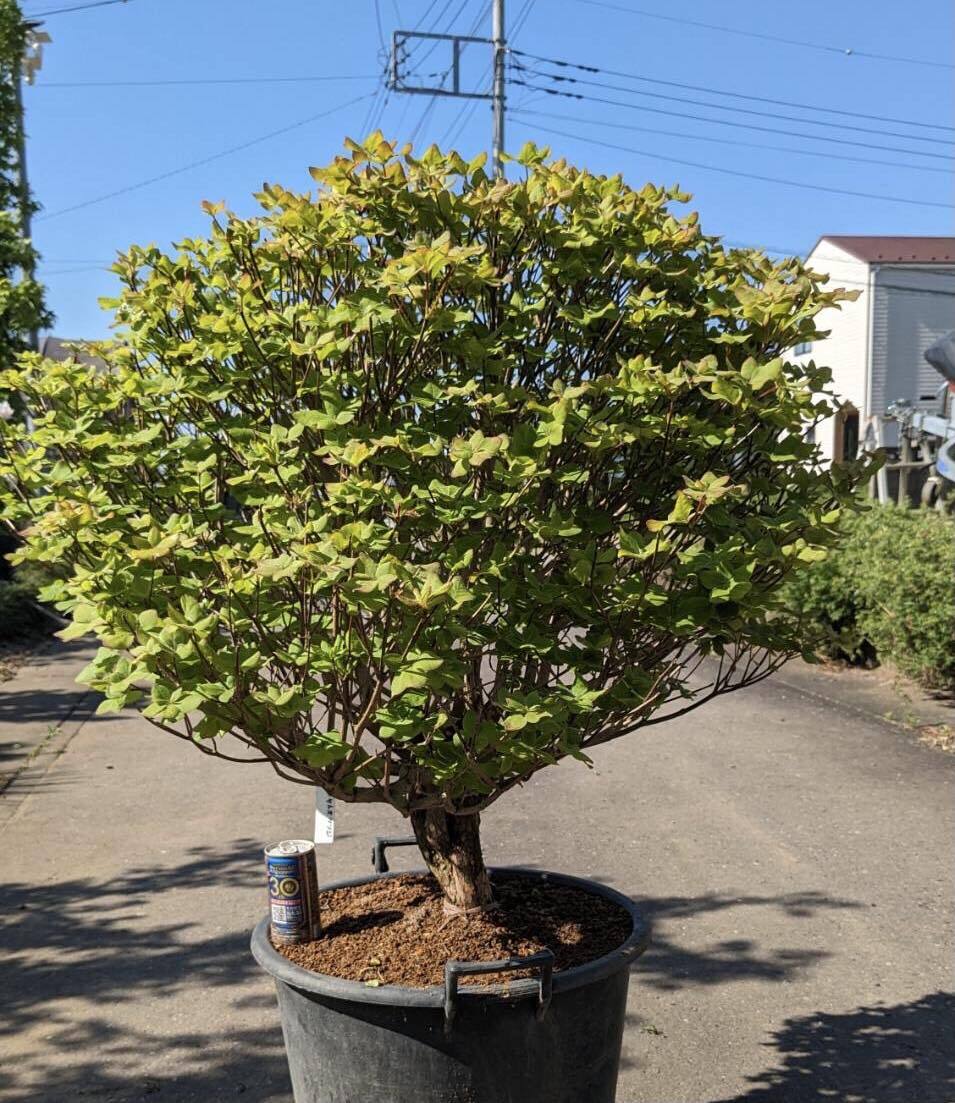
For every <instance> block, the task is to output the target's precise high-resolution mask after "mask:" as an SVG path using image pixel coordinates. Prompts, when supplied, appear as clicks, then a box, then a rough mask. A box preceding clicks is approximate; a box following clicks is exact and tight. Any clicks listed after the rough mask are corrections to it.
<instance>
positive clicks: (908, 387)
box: [793, 235, 955, 460]
mask: <svg viewBox="0 0 955 1103" xmlns="http://www.w3.org/2000/svg"><path fill="white" fill-rule="evenodd" d="M806 263H807V265H808V267H809V268H812V269H814V270H815V271H816V272H822V273H826V274H827V275H829V276H830V277H831V278H830V282H829V284H828V287H829V288H832V287H845V288H846V290H848V291H858V292H860V294H859V297H858V298H857V299H856V301H855V302H847V303H843V304H842V306H841V308H840V309H832V310H824V311H823V312H822V313H821V314H820V315H819V317H818V319H817V323H816V324H817V327H818V328H819V329H820V330H824V331H828V336H827V337H826V338H825V339H822V340H819V341H817V342H815V343H814V344H813V345H811V346H810V345H801V346H797V348H796V349H795V350H794V357H793V358H794V359H796V360H799V359H802V358H804V359H807V360H808V359H810V358H811V359H813V360H815V361H816V363H818V364H825V365H826V366H827V367H829V368H830V369H831V370H832V377H833V389H834V390H835V391H836V393H837V395H838V396H839V398H840V400H841V401H842V403H843V407H842V410H841V411H840V413H839V414H838V415H837V416H836V417H833V418H830V419H828V420H827V421H825V422H823V423H822V424H821V425H819V426H818V427H817V429H816V442H817V443H818V445H819V447H820V449H821V451H822V454H823V456H824V457H825V458H826V459H828V460H839V459H843V458H846V459H848V458H851V457H852V456H854V455H855V454H856V451H857V449H858V446H859V442H860V441H861V440H865V439H868V440H870V441H873V442H874V443H877V444H883V445H886V446H888V447H894V446H895V445H896V444H897V443H898V440H897V435H896V433H895V428H894V425H893V424H892V423H891V422H890V423H889V424H888V425H883V424H882V423H881V421H880V418H881V417H882V416H883V415H884V414H885V411H886V407H887V406H889V405H890V404H891V403H892V402H895V401H897V400H898V399H903V398H904V399H907V400H908V401H909V402H911V403H912V405H913V406H915V407H916V409H922V410H926V411H934V410H936V409H937V408H938V405H939V397H938V393H939V388H940V387H941V386H942V384H943V380H942V378H941V376H940V375H939V374H938V373H937V372H936V371H935V370H934V369H933V368H932V367H931V366H930V365H929V364H927V363H926V361H925V360H924V358H923V353H924V352H925V350H926V349H927V348H928V347H929V345H931V344H932V343H933V342H935V341H937V340H938V339H939V338H940V337H942V336H943V335H944V334H946V333H948V332H949V331H950V330H952V329H955V237H881V236H876V237H844V236H832V235H826V236H825V237H821V238H820V239H819V241H818V242H817V243H816V245H815V246H814V247H813V249H812V251H811V252H810V254H809V256H808V258H807V261H806ZM867 430H868V437H867Z"/></svg>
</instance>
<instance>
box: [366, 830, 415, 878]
mask: <svg viewBox="0 0 955 1103" xmlns="http://www.w3.org/2000/svg"><path fill="white" fill-rule="evenodd" d="M417 845H418V840H417V839H416V838H415V837H414V835H402V836H399V837H397V838H385V837H384V836H383V835H379V836H378V837H377V838H376V839H375V842H374V845H373V846H372V849H371V865H372V868H373V869H374V871H375V873H388V872H389V871H390V869H391V867H390V866H389V865H388V859H387V858H386V857H385V851H386V850H387V849H388V848H389V847H391V846H417Z"/></svg>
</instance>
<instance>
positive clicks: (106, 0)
mask: <svg viewBox="0 0 955 1103" xmlns="http://www.w3.org/2000/svg"><path fill="white" fill-rule="evenodd" d="M126 3H128V0H92V3H89V4H75V5H73V7H70V8H53V9H52V10H50V11H41V12H37V13H36V14H35V15H31V16H29V18H30V19H46V17H47V16H48V15H66V13H67V12H73V11H88V10H89V9H90V8H108V7H109V6H110V5H111V4H126Z"/></svg>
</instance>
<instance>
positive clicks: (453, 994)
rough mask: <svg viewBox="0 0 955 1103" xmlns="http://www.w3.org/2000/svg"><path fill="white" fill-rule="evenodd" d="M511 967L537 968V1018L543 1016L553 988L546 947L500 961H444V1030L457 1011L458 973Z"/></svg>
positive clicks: (466, 974) (501, 970)
mask: <svg viewBox="0 0 955 1103" xmlns="http://www.w3.org/2000/svg"><path fill="white" fill-rule="evenodd" d="M514 969H539V970H540V987H539V988H538V992H537V1012H536V1015H537V1019H538V1020H540V1019H543V1017H544V1016H545V1015H546V1014H547V1008H548V1007H550V998H551V995H552V994H553V988H554V955H553V953H552V952H551V951H550V950H541V951H540V953H537V954H530V955H529V956H528V957H509V958H504V960H503V961H448V962H445V965H444V1033H445V1034H450V1033H451V1027H452V1025H453V1023H454V1019H455V1016H456V1015H457V1013H458V977H470V976H474V975H475V974H477V973H505V972H511V971H512V970H514Z"/></svg>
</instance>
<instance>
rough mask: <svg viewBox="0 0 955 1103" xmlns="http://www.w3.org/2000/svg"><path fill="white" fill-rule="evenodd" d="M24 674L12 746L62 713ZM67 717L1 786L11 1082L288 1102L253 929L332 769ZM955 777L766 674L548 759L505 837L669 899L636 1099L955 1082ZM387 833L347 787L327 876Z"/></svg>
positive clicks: (892, 1089)
mask: <svg viewBox="0 0 955 1103" xmlns="http://www.w3.org/2000/svg"><path fill="white" fill-rule="evenodd" d="M24 685H25V683H22V684H21V683H19V682H18V681H14V682H10V683H7V684H6V685H4V686H0V723H2V738H0V744H2V743H7V744H8V745H12V744H14V743H16V742H17V731H18V725H22V723H25V721H22V722H21V717H29V718H32V720H33V721H34V726H35V721H36V717H37V716H38V715H41V714H43V708H44V707H48V706H43V705H42V702H39V703H38V701H37V700H36V699H31V698H30V691H29V687H27V688H26V689H24ZM68 688H69V687H68V685H66V686H65V687H64V692H66V690H68ZM54 689H55V687H54ZM45 691H46V692H50V687H49V686H47V687H46V690H45ZM37 692H39V691H37ZM31 701H32V703H31ZM67 736H69V737H70V738H69V742H68V745H67V746H66V748H65V750H64V751H63V753H62V754H56V753H52V752H55V751H57V750H60V749H61V747H60V746H57V745H56V744H53V745H51V746H47V748H46V754H45V755H41V756H40V758H38V759H36V760H35V763H34V765H33V766H32V767H31V768H30V769H27V770H26V771H25V772H24V774H23V775H22V776H20V777H18V778H17V779H16V780H14V782H13V784H12V785H11V786H10V787H9V789H8V790H7V791H6V793H4V795H3V796H2V797H0V825H2V826H0V843H2V846H0V869H2V877H0V880H2V882H3V888H2V896H0V977H2V979H0V1100H3V1101H8V1100H9V1101H14V1100H15V1101H18V1103H19V1101H21V1100H22V1101H26V1100H30V1101H31V1103H68V1101H73V1100H86V1099H90V1100H97V1101H105V1103H118V1101H124V1103H125V1101H134V1100H136V1101H140V1100H141V1101H144V1103H220V1101H224V1100H233V1099H236V1098H241V1099H242V1100H243V1103H290V1101H291V1095H290V1091H289V1088H288V1079H287V1074H286V1071H285V1059H284V1054H283V1050H282V1043H281V1035H280V1031H279V1027H278V1020H277V1015H276V1010H275V1005H274V998H273V995H272V992H271V989H270V982H269V981H268V980H267V978H265V977H264V976H263V975H262V974H261V973H259V971H258V970H257V967H256V966H255V965H254V963H253V961H252V959H251V957H250V956H249V953H248V949H247V945H248V932H249V930H250V928H251V927H252V925H253V924H254V922H255V921H256V920H257V918H258V917H259V916H260V914H261V913H262V911H263V877H262V868H261V847H262V845H263V844H264V843H268V842H274V841H276V840H278V839H280V838H287V837H290V836H296V835H302V834H305V835H308V834H310V827H311V794H310V792H309V791H308V790H307V789H299V788H297V787H295V786H292V785H289V784H287V783H285V782H281V781H279V780H278V779H276V778H275V777H274V776H273V775H272V774H271V773H270V771H269V770H268V768H267V767H260V766H237V765H230V764H222V763H217V762H213V761H210V760H208V759H206V758H204V757H203V756H202V755H200V754H198V753H197V752H196V751H195V750H194V749H192V748H190V747H188V746H186V745H184V744H180V743H179V742H178V741H176V740H174V739H173V738H171V737H169V736H166V735H164V734H163V733H161V732H158V731H154V730H153V729H151V728H150V727H149V726H148V725H147V724H146V723H145V722H143V721H141V720H138V719H137V718H134V717H127V716H123V717H119V718H117V717H102V718H97V719H91V720H86V721H85V722H83V715H82V714H81V712H80V713H78V712H77V711H75V710H74V714H73V717H72V719H71V726H70V727H69V729H68V731H66V730H65V732H64V734H63V735H62V736H61V743H62V742H65V741H66V738H67ZM953 796H955V756H951V755H945V754H943V753H941V752H939V751H935V750H932V749H929V748H926V747H922V746H920V745H918V744H917V743H915V742H914V741H912V740H911V739H910V738H909V737H907V736H906V735H904V734H902V733H900V732H899V731H898V730H897V729H895V728H893V727H891V726H889V725H888V724H886V723H884V722H882V721H880V720H878V719H875V718H874V717H865V716H863V715H860V714H859V713H857V712H853V711H850V710H848V709H844V708H842V707H840V706H839V705H835V704H832V703H828V702H825V701H822V700H820V699H818V698H815V697H813V696H811V695H807V694H805V693H803V692H801V691H798V690H794V689H792V688H789V687H787V686H785V685H782V684H779V683H773V682H770V683H766V684H764V685H761V686H758V687H754V688H752V689H750V690H746V691H743V692H741V693H738V694H734V695H732V696H730V697H727V698H725V699H724V700H722V701H719V702H715V703H712V704H710V705H707V706H704V707H703V708H702V709H701V710H700V711H699V712H697V713H695V714H693V715H691V716H689V717H686V718H684V719H682V720H678V721H673V722H671V723H669V724H666V725H661V726H658V727H654V728H652V729H649V730H648V731H647V733H646V735H643V736H640V735H638V736H633V737H630V738H628V739H626V740H622V741H620V742H618V743H617V744H611V745H608V746H606V747H604V748H601V749H600V750H599V751H598V752H597V760H596V768H595V769H593V770H587V769H586V768H585V767H583V766H581V765H579V764H576V763H572V764H567V765H562V766H560V767H557V768H552V769H550V770H546V771H544V772H543V773H542V774H540V775H538V777H537V778H536V779H535V780H534V781H533V782H532V783H531V784H530V785H529V786H528V787H527V788H526V789H525V790H523V791H522V792H518V793H513V794H510V795H509V796H508V797H505V798H504V799H503V800H502V801H500V802H499V803H498V804H497V805H496V806H494V808H493V809H491V810H490V811H489V812H488V813H487V814H486V816H485V821H484V834H485V840H486V851H487V857H488V859H489V861H491V862H493V863H496V864H507V863H520V864H529V865H537V866H540V867H543V868H550V869H557V870H564V871H567V872H571V873H576V874H581V875H584V876H589V877H594V878H597V879H599V880H603V881H606V882H608V883H611V884H613V885H614V886H616V887H617V888H619V889H621V890H622V891H624V892H626V893H628V894H630V895H632V896H634V897H635V898H637V899H639V900H640V901H641V902H642V903H643V906H644V907H645V909H646V911H647V912H648V913H649V915H650V916H651V917H652V920H653V923H654V944H653V948H652V949H651V950H650V951H649V952H648V953H647V954H646V956H645V957H644V958H643V959H642V960H641V961H640V962H639V963H638V965H637V967H636V969H635V970H634V976H633V979H632V983H631V995H630V1005H629V1015H628V1026H627V1033H626V1039H625V1050H624V1062H623V1068H622V1071H621V1078H620V1090H619V1094H618V1099H619V1100H620V1103H770V1101H773V1103H777V1101H781V1103H809V1101H813V1103H822V1101H823V1100H826V1101H832V1100H838V1101H846V1103H953V1101H955V1045H953V1043H952V1037H953V1027H955V996H953V995H952V990H953V989H955V983H953V980H955V978H953V973H952V962H953V954H952V951H953V947H955V940H953V937H952V935H953V930H952V923H953V914H955V910H953V859H955V800H953ZM386 832H387V833H395V832H397V833H404V825H403V823H402V822H401V821H400V820H399V818H398V817H397V816H396V815H395V814H393V813H391V812H390V811H389V810H386V809H378V808H369V807H361V808H348V807H346V808H343V809H341V811H340V817H339V821H338V839H337V841H336V842H335V844H334V845H333V846H332V847H327V848H322V850H321V851H320V866H319V870H320V878H321V879H322V880H324V881H329V880H332V879H334V878H336V877H341V876H348V875H352V874H355V873H359V872H362V871H364V870H365V869H367V868H368V861H369V858H368V851H369V842H370V840H371V838H372V837H373V836H374V835H375V834H381V833H386ZM406 860H408V854H407V852H405V854H404V855H401V854H400V852H399V855H398V856H397V857H396V860H395V865H396V866H398V865H399V864H400V863H401V862H402V861H406ZM369 1103H372V1101H369ZM375 1103H377V1101H375ZM382 1103H386V1101H382Z"/></svg>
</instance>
